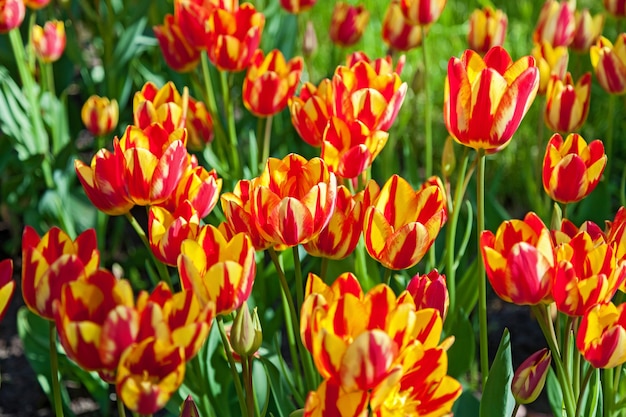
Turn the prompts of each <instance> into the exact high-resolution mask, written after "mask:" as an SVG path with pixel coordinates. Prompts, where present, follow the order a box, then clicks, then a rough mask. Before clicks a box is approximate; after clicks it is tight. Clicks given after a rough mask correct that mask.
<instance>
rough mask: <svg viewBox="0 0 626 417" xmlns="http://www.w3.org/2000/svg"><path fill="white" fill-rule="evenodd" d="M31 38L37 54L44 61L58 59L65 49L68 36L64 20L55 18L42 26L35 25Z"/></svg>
mask: <svg viewBox="0 0 626 417" xmlns="http://www.w3.org/2000/svg"><path fill="white" fill-rule="evenodd" d="M31 40H32V44H33V49H34V50H35V54H36V55H37V57H39V59H41V60H42V61H43V62H55V61H57V60H58V59H59V58H60V57H61V55H62V54H63V51H64V50H65V43H66V36H65V25H64V24H63V22H61V21H58V20H53V21H49V22H46V24H45V25H44V26H43V27H41V26H39V25H35V26H33V30H32V33H31Z"/></svg>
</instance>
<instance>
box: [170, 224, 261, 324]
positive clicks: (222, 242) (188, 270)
mask: <svg viewBox="0 0 626 417" xmlns="http://www.w3.org/2000/svg"><path fill="white" fill-rule="evenodd" d="M180 250H181V256H180V257H179V258H178V271H179V273H180V277H181V283H182V287H183V288H184V289H192V290H193V292H194V293H195V294H196V296H197V297H198V300H199V301H200V304H201V305H202V306H206V305H207V304H210V303H214V304H215V314H229V313H231V312H232V311H234V310H236V309H238V308H239V307H240V306H241V304H242V303H243V302H244V301H245V300H247V299H248V297H249V296H250V292H251V291H252V284H253V283H254V275H255V273H256V263H255V258H254V247H253V246H252V241H251V240H250V238H249V237H248V236H247V235H245V234H244V233H239V234H237V235H235V236H234V237H233V238H232V239H230V240H227V239H226V237H225V236H224V235H223V234H222V233H221V232H220V231H219V230H218V229H217V228H215V227H213V226H210V225H207V226H203V227H202V229H201V230H200V232H199V233H198V237H197V240H191V239H187V240H185V241H184V242H183V243H182V246H181V249H180Z"/></svg>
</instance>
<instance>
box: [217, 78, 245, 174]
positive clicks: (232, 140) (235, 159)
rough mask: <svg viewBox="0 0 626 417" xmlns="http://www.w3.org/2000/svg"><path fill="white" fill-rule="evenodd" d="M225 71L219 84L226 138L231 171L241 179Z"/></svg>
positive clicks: (231, 106)
mask: <svg viewBox="0 0 626 417" xmlns="http://www.w3.org/2000/svg"><path fill="white" fill-rule="evenodd" d="M226 76H227V74H226V71H220V82H221V86H222V97H223V99H224V111H225V114H226V123H227V125H228V138H229V141H230V155H231V156H232V162H233V165H232V167H233V171H234V172H236V173H237V178H241V177H243V172H242V171H241V165H240V163H239V148H238V146H237V127H236V126H235V112H234V110H235V109H234V107H233V103H232V102H231V97H230V86H229V85H228V80H227V78H226Z"/></svg>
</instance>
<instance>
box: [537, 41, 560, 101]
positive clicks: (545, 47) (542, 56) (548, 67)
mask: <svg viewBox="0 0 626 417" xmlns="http://www.w3.org/2000/svg"><path fill="white" fill-rule="evenodd" d="M531 53H532V56H533V57H534V58H535V62H536V63H537V68H539V91H538V93H539V94H545V93H546V90H547V89H548V83H549V82H550V77H552V75H556V76H558V77H559V79H561V80H562V79H563V78H565V74H566V73H567V63H568V62H569V52H568V49H567V47H565V46H556V47H553V46H552V45H550V44H549V43H548V42H545V41H543V42H541V43H535V46H534V47H533V50H532V52H531Z"/></svg>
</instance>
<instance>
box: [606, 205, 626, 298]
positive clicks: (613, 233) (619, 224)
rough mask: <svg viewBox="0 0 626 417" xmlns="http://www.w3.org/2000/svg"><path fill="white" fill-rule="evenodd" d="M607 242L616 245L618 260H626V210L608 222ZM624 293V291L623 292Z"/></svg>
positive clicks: (620, 209) (619, 211) (621, 209)
mask: <svg viewBox="0 0 626 417" xmlns="http://www.w3.org/2000/svg"><path fill="white" fill-rule="evenodd" d="M606 236H607V237H606V242H607V243H608V244H609V245H615V255H616V256H617V259H619V260H620V261H623V260H624V259H626V208H624V207H620V208H619V210H617V213H616V214H615V218H614V219H613V220H612V221H610V222H607V232H606ZM622 291H623V292H626V291H624V289H623V290H622Z"/></svg>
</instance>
